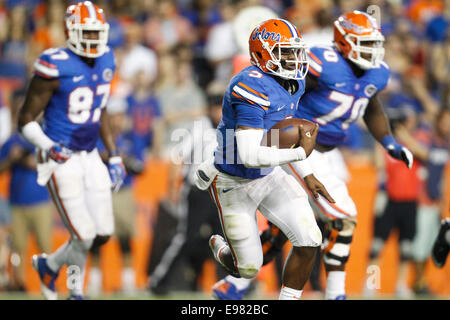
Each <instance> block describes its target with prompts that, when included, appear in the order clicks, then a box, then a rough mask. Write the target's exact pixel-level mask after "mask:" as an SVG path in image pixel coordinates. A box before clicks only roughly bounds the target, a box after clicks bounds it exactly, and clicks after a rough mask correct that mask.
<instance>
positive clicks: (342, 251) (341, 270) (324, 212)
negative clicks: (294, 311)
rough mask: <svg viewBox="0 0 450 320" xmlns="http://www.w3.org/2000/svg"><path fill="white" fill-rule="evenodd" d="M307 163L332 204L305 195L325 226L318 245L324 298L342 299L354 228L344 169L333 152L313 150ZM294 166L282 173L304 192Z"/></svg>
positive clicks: (291, 165)
mask: <svg viewBox="0 0 450 320" xmlns="http://www.w3.org/2000/svg"><path fill="white" fill-rule="evenodd" d="M309 162H310V164H311V166H312V169H313V172H314V175H315V176H316V178H317V179H318V180H319V181H320V182H322V184H323V185H324V186H325V188H326V189H327V191H328V193H329V194H330V195H331V196H332V197H333V199H334V200H335V201H336V203H334V204H332V203H329V202H328V201H327V200H326V199H325V198H323V197H322V196H320V195H319V198H318V199H315V198H314V197H313V196H312V195H311V194H309V198H310V203H311V205H312V206H313V207H314V210H315V211H316V212H317V213H318V216H319V218H321V219H322V220H323V221H324V222H325V223H327V225H328V228H326V229H325V231H324V236H323V244H322V247H323V249H324V251H323V260H324V264H325V270H326V272H327V287H326V292H325V298H326V299H345V277H346V272H345V265H346V263H347V260H348V258H349V255H350V244H351V241H352V237H353V231H354V229H355V227H356V218H355V216H356V206H355V204H354V202H353V200H352V199H351V198H350V196H349V194H348V190H347V186H346V183H345V180H344V177H345V173H346V171H347V169H346V168H345V165H344V163H343V162H342V159H341V156H340V153H339V151H338V150H337V149H335V150H333V151H330V152H325V153H322V152H318V151H316V150H314V151H313V152H312V153H311V155H310V157H309ZM296 166H297V164H296V163H292V164H289V165H286V166H283V169H284V170H285V171H286V172H288V173H289V174H290V175H291V176H293V177H294V178H295V179H296V180H297V181H298V182H299V183H300V184H301V185H302V186H303V187H304V189H305V190H307V187H306V185H305V183H304V181H303V179H302V178H301V176H300V174H299V172H298V169H297V168H296ZM307 191H308V190H307ZM308 192H309V191H308Z"/></svg>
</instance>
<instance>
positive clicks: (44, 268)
mask: <svg viewBox="0 0 450 320" xmlns="http://www.w3.org/2000/svg"><path fill="white" fill-rule="evenodd" d="M31 264H32V265H33V268H34V270H36V271H37V272H38V274H39V279H40V280H41V291H42V294H43V295H44V297H45V298H46V299H47V300H57V299H58V293H57V292H56V289H55V280H56V278H57V277H58V272H53V271H52V270H50V268H49V267H48V265H47V255H46V254H45V253H44V254H39V255H38V254H35V255H33V257H32V260H31Z"/></svg>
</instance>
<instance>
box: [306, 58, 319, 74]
mask: <svg viewBox="0 0 450 320" xmlns="http://www.w3.org/2000/svg"><path fill="white" fill-rule="evenodd" d="M308 60H309V65H310V66H311V67H312V68H313V69H314V70H315V71H317V72H319V73H321V72H322V66H321V65H320V64H318V63H317V62H315V61H314V60H313V59H311V58H309V57H308Z"/></svg>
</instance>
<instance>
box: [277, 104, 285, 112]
mask: <svg viewBox="0 0 450 320" xmlns="http://www.w3.org/2000/svg"><path fill="white" fill-rule="evenodd" d="M284 107H286V105H284V106H281V107H279V108H278V109H277V111H280V110H281V109H283V108H284Z"/></svg>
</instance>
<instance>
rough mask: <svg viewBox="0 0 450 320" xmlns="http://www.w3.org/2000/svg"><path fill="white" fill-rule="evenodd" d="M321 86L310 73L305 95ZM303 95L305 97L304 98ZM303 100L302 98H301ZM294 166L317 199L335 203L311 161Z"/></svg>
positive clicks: (307, 78)
mask: <svg viewBox="0 0 450 320" xmlns="http://www.w3.org/2000/svg"><path fill="white" fill-rule="evenodd" d="M318 86H319V78H318V77H317V76H315V75H313V74H312V73H311V72H309V73H308V74H307V75H306V78H305V93H304V95H305V94H307V93H308V92H310V91H312V90H314V89H315V88H317V87H318ZM304 95H303V96H304ZM300 99H301V98H300ZM292 166H293V167H294V168H295V170H296V171H297V172H298V173H299V174H300V176H301V178H302V179H303V181H304V182H305V184H306V186H307V188H308V190H309V191H311V193H312V195H313V197H314V198H315V199H318V198H319V194H320V195H322V196H323V197H325V199H327V200H328V201H329V202H331V203H335V202H336V201H334V199H333V198H332V197H331V196H330V194H329V193H328V191H327V189H326V188H325V186H324V185H323V184H322V183H321V182H320V181H319V180H318V179H317V178H316V177H315V176H314V174H313V170H312V168H311V165H310V164H309V160H308V159H305V160H303V161H297V162H293V163H292Z"/></svg>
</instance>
